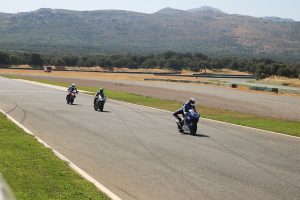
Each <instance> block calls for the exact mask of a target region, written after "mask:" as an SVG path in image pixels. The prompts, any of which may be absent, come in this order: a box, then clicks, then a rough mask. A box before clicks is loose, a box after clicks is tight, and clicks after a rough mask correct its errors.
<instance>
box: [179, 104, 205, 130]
mask: <svg viewBox="0 0 300 200" xmlns="http://www.w3.org/2000/svg"><path fill="white" fill-rule="evenodd" d="M199 118H200V114H199V113H198V112H197V111H196V110H195V109H190V110H189V111H188V112H186V113H185V116H184V119H183V120H182V122H180V121H179V120H176V123H177V127H178V131H179V132H180V133H186V132H189V133H190V134H192V135H196V133H197V123H198V121H199Z"/></svg>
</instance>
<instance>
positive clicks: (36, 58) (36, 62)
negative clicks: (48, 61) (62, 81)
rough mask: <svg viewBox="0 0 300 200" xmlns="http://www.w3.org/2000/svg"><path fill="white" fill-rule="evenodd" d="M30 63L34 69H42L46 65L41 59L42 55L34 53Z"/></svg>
mask: <svg viewBox="0 0 300 200" xmlns="http://www.w3.org/2000/svg"><path fill="white" fill-rule="evenodd" d="M29 63H30V65H31V66H33V67H42V66H43V64H44V60H43V59H42V58H41V56H40V54H37V53H33V54H31V56H30V61H29Z"/></svg>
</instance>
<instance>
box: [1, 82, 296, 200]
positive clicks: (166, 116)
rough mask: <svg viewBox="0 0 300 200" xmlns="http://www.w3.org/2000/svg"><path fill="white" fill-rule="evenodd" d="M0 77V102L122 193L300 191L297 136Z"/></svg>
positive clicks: (194, 195) (244, 195)
mask: <svg viewBox="0 0 300 200" xmlns="http://www.w3.org/2000/svg"><path fill="white" fill-rule="evenodd" d="M65 95H66V93H65V92H63V91H60V90H56V89H51V88H46V87H42V86H37V85H32V84H29V83H23V82H19V81H15V80H10V79H6V78H1V77H0V109H2V110H4V111H5V112H6V113H8V114H9V115H11V116H12V117H13V118H15V119H16V120H17V121H18V122H20V123H21V124H23V125H24V126H25V127H26V128H28V129H29V130H31V131H32V132H34V133H35V134H36V135H37V136H38V137H40V138H41V139H42V140H44V141H45V142H47V143H48V144H49V145H51V146H52V147H53V148H55V149H56V150H57V151H59V152H60V153H62V154H63V155H64V156H66V157H67V158H68V159H69V160H71V161H72V162H74V163H75V164H76V165H78V166H79V167H80V168H81V169H83V170H84V171H85V172H87V173H88V174H89V175H91V176H92V177H94V178H95V179H96V180H98V181H99V182H101V183H102V184H103V185H104V186H106V187H107V188H109V189H110V190H111V191H112V192H114V193H115V194H116V195H118V196H119V197H120V198H122V199H172V200H173V199H175V200H176V199H180V200H181V199H197V200H198V199H270V200H276V199H295V200H296V199H299V198H300V167H299V166H300V139H298V138H292V137H287V136H283V135H277V134H271V133H266V132H264V131H257V130H253V129H248V128H243V127H238V126H234V125H229V124H222V123H218V122H214V121H209V120H204V119H203V120H201V121H200V123H199V132H198V135H197V136H190V135H181V134H179V133H178V132H177V129H176V125H175V122H174V119H173V117H172V116H171V114H170V113H168V112H162V111H157V110H153V109H148V108H144V107H139V106H135V105H130V104H126V103H121V102H115V101H108V102H107V104H106V106H105V111H106V112H103V113H101V112H96V111H94V110H93V108H92V101H93V97H90V96H86V95H80V94H79V95H78V98H77V99H76V102H75V103H76V105H73V106H71V105H67V104H66V102H65Z"/></svg>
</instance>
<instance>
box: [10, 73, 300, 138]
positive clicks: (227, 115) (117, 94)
mask: <svg viewBox="0 0 300 200" xmlns="http://www.w3.org/2000/svg"><path fill="white" fill-rule="evenodd" d="M6 77H8V78H19V79H26V80H32V81H37V82H42V83H47V84H53V85H59V86H64V87H67V86H69V83H65V82H56V81H48V80H42V79H37V78H28V77H22V76H7V75H6ZM78 89H79V90H85V91H90V92H93V93H94V92H96V91H97V90H98V87H85V86H79V87H78ZM106 95H107V96H108V97H109V98H111V99H115V100H119V101H125V102H129V103H135V104H139V105H144V106H149V107H153V108H159V109H163V110H169V111H174V110H177V109H178V108H179V107H180V106H182V103H183V102H178V101H172V100H162V99H159V98H153V97H147V96H142V95H137V94H132V93H128V92H122V91H111V90H106ZM197 109H198V110H199V111H200V113H201V116H202V117H204V118H208V119H214V120H218V121H223V122H228V123H232V124H238V125H243V126H248V127H253V128H259V129H263V130H268V131H274V132H278V133H283V134H287V135H293V136H298V137H300V123H299V122H296V121H289V120H280V119H274V118H267V117H260V116H255V115H251V114H246V113H240V112H234V111H229V110H223V109H217V108H211V107H204V106H198V108H197Z"/></svg>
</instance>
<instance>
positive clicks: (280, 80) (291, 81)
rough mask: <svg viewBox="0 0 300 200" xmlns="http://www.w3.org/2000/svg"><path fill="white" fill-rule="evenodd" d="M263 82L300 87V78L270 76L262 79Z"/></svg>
mask: <svg viewBox="0 0 300 200" xmlns="http://www.w3.org/2000/svg"><path fill="white" fill-rule="evenodd" d="M261 82H262V83H268V84H279V85H285V86H292V87H299V88H300V79H297V78H285V77H278V76H274V77H269V78H267V79H265V80H262V81H261Z"/></svg>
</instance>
